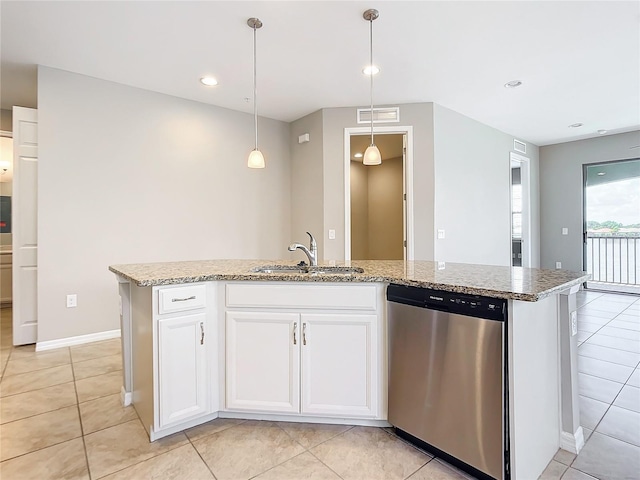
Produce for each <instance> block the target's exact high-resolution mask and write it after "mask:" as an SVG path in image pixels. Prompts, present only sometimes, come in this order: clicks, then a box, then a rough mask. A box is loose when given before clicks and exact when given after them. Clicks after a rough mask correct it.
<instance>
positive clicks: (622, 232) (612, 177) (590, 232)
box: [583, 159, 640, 294]
mask: <svg viewBox="0 0 640 480" xmlns="http://www.w3.org/2000/svg"><path fill="white" fill-rule="evenodd" d="M583 178H584V188H583V208H584V217H583V218H584V229H583V255H584V263H583V265H584V269H585V270H586V271H587V272H588V273H590V274H591V280H589V281H588V282H587V284H586V287H587V288H591V289H596V290H607V291H615V292H621V293H636V294H640V261H639V257H640V159H632V160H619V161H613V162H603V163H595V164H588V165H584V167H583Z"/></svg>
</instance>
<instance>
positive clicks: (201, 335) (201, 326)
mask: <svg viewBox="0 0 640 480" xmlns="http://www.w3.org/2000/svg"><path fill="white" fill-rule="evenodd" d="M200 345H204V324H203V323H202V322H200Z"/></svg>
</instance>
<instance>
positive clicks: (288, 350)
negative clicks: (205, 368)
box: [226, 312, 300, 412]
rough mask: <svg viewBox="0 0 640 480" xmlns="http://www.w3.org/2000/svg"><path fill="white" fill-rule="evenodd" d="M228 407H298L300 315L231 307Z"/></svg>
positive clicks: (283, 409) (294, 409)
mask: <svg viewBox="0 0 640 480" xmlns="http://www.w3.org/2000/svg"><path fill="white" fill-rule="evenodd" d="M226 328H227V345H226V347H227V353H226V357H227V394H226V396H227V408H230V409H236V410H260V411H272V412H297V411H298V408H299V403H300V350H299V349H298V344H299V333H298V331H297V330H299V315H297V314H293V313H273V312H227V315H226Z"/></svg>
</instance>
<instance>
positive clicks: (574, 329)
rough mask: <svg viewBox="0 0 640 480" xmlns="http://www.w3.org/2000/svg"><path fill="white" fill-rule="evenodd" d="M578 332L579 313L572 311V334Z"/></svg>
mask: <svg viewBox="0 0 640 480" xmlns="http://www.w3.org/2000/svg"><path fill="white" fill-rule="evenodd" d="M577 334H578V314H577V313H576V312H571V336H572V337H573V336H574V335H577Z"/></svg>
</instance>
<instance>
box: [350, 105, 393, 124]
mask: <svg viewBox="0 0 640 480" xmlns="http://www.w3.org/2000/svg"><path fill="white" fill-rule="evenodd" d="M399 121H400V107H380V108H374V109H373V123H398V122H399ZM358 123H371V109H370V108H359V109H358Z"/></svg>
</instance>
